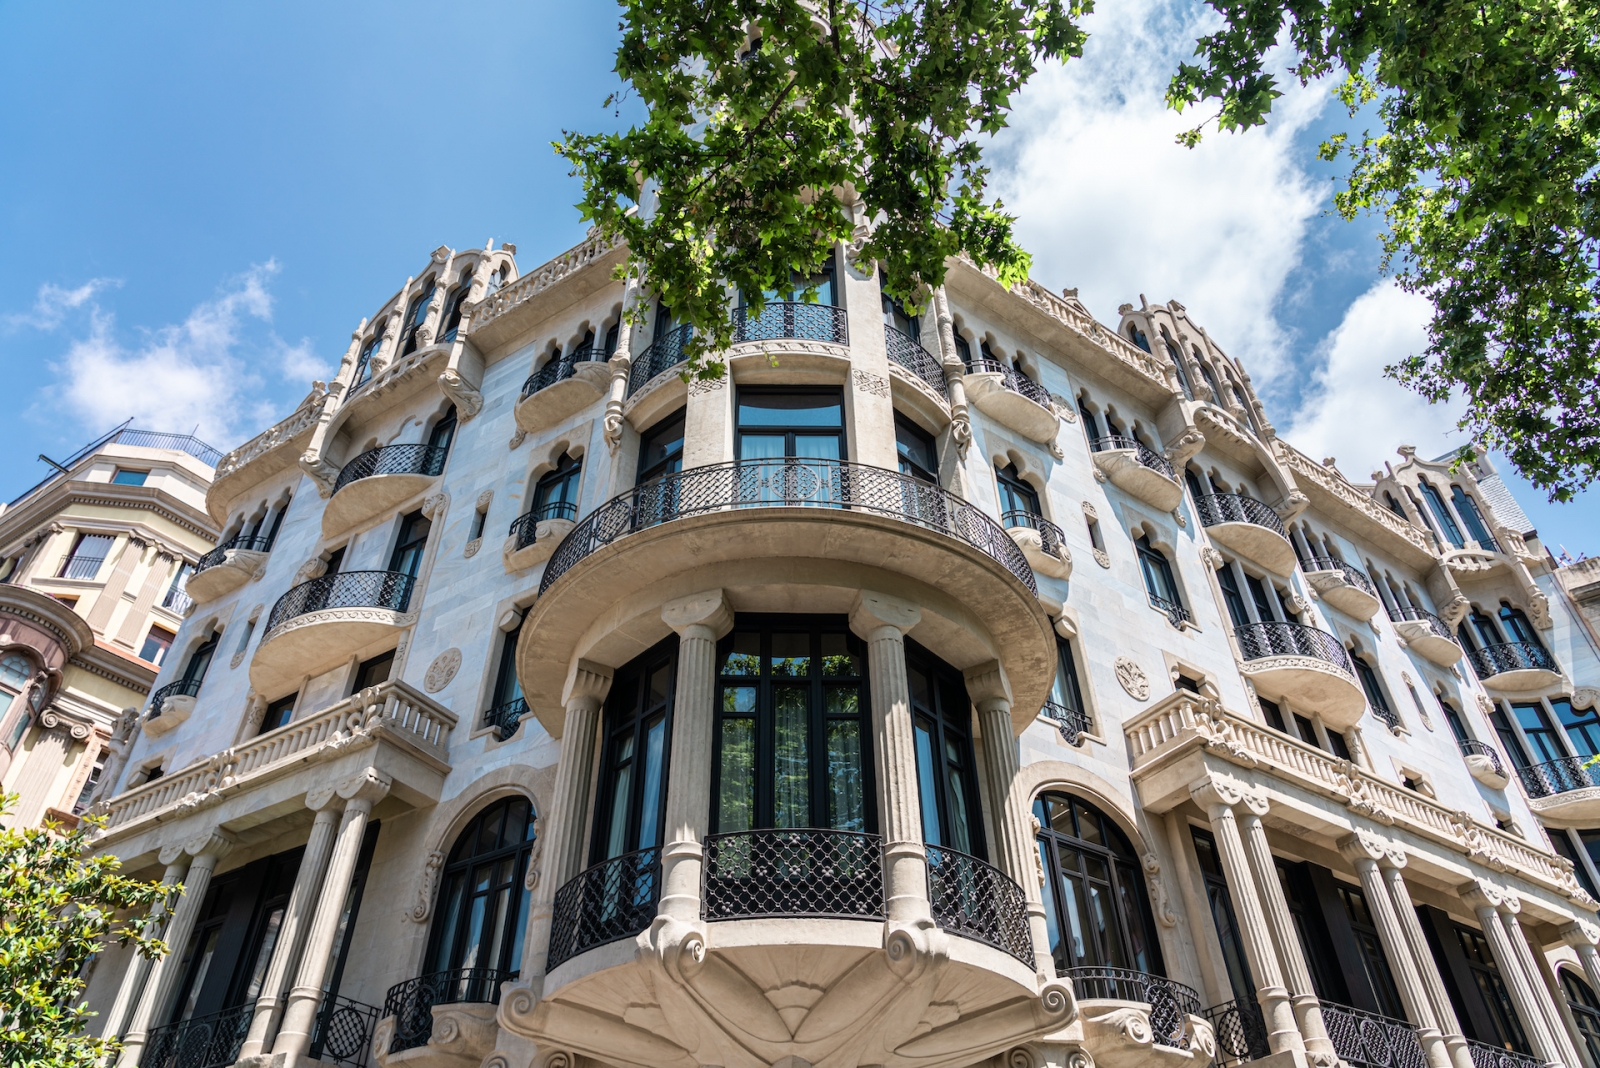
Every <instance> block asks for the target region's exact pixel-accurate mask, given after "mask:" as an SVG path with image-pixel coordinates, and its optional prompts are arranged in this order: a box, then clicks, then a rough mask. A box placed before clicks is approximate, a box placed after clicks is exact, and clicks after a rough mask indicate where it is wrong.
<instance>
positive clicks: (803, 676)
mask: <svg viewBox="0 0 1600 1068" xmlns="http://www.w3.org/2000/svg"><path fill="white" fill-rule="evenodd" d="M717 660H718V663H719V665H720V669H719V670H720V682H719V685H718V696H717V727H716V730H717V736H716V743H715V745H716V753H715V758H714V761H713V765H712V766H713V768H714V777H715V781H714V782H713V784H712V806H711V808H712V822H713V824H714V826H715V828H716V830H717V831H719V832H724V833H725V832H729V831H747V830H753V829H756V828H766V827H785V828H801V827H831V828H833V829H834V830H841V831H868V832H870V831H873V830H875V829H876V828H875V825H876V823H877V805H876V802H875V800H874V798H875V796H876V795H875V791H874V790H873V788H872V775H871V768H872V756H871V749H870V745H871V743H870V736H871V722H870V720H869V719H868V716H867V697H866V686H867V680H866V674H867V668H866V650H865V649H864V648H863V647H862V645H861V642H860V640H859V639H857V638H856V637H855V635H853V634H851V633H850V630H849V626H848V625H847V624H846V622H845V621H844V620H842V619H837V620H835V619H829V618H825V617H807V616H789V617H768V616H741V617H740V618H739V620H738V622H737V623H736V625H735V627H734V630H733V633H731V634H729V635H728V636H727V637H726V638H724V639H723V640H722V643H721V645H720V646H719V647H718V651H717Z"/></svg>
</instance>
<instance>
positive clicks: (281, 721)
mask: <svg viewBox="0 0 1600 1068" xmlns="http://www.w3.org/2000/svg"><path fill="white" fill-rule="evenodd" d="M356 692H357V693H360V692H361V688H360V687H357V688H356ZM299 696H300V695H299V694H298V693H291V694H288V695H287V696H284V697H280V698H278V699H277V700H276V701H274V702H272V703H271V704H270V705H268V706H267V710H266V711H265V712H263V713H262V715H261V729H260V730H259V731H257V732H256V733H257V734H266V733H267V732H268V731H275V730H277V729H278V728H279V727H284V726H287V725H288V724H289V723H290V721H292V720H293V719H294V703H295V701H296V700H297V699H298V698H299Z"/></svg>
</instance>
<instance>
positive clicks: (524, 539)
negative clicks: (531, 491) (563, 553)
mask: <svg viewBox="0 0 1600 1068" xmlns="http://www.w3.org/2000/svg"><path fill="white" fill-rule="evenodd" d="M577 518H578V506H577V505H576V504H574V503H572V502H571V501H552V502H551V503H550V504H546V505H544V506H542V507H539V508H535V509H533V510H532V511H528V512H524V513H522V514H521V515H519V516H517V518H515V519H513V520H512V521H511V528H510V529H509V530H508V531H507V532H506V543H505V546H504V548H502V549H501V555H502V556H504V557H505V563H506V573H507V574H510V573H511V572H513V571H522V570H524V569H525V568H530V567H532V566H533V565H534V564H537V563H541V562H542V561H545V560H548V559H549V558H550V554H551V553H553V552H555V551H556V546H557V545H559V544H561V539H562V538H565V537H566V536H567V535H568V534H570V533H571V532H572V527H573V525H574V523H573V521H574V520H576V519H577Z"/></svg>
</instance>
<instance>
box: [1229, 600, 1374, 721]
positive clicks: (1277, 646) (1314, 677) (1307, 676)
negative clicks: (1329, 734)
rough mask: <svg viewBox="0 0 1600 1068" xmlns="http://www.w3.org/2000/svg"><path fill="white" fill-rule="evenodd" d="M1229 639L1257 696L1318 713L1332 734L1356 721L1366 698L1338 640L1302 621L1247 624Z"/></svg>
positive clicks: (1365, 705) (1236, 630) (1364, 708)
mask: <svg viewBox="0 0 1600 1068" xmlns="http://www.w3.org/2000/svg"><path fill="white" fill-rule="evenodd" d="M1233 636H1234V637H1235V638H1236V639H1238V642H1239V651H1240V652H1241V653H1242V654H1243V655H1244V673H1245V675H1246V677H1248V678H1249V679H1250V681H1251V682H1253V683H1254V684H1255V687H1256V689H1257V690H1258V691H1260V692H1261V694H1262V696H1264V697H1270V698H1272V699H1274V700H1279V699H1281V700H1286V701H1288V702H1289V703H1290V704H1291V705H1293V706H1294V707H1295V708H1297V709H1300V710H1301V711H1306V712H1318V713H1321V715H1322V719H1323V722H1325V723H1327V725H1328V726H1330V727H1332V728H1333V729H1335V730H1341V731H1342V730H1345V729H1347V728H1349V727H1354V726H1355V725H1356V724H1357V723H1358V722H1360V720H1361V714H1362V713H1363V712H1365V711H1366V708H1367V695H1366V693H1365V692H1364V691H1363V690H1362V689H1361V684H1360V683H1358V682H1357V681H1356V677H1355V669H1354V668H1353V667H1352V666H1351V664H1350V654H1348V653H1347V652H1345V648H1344V646H1343V645H1340V644H1339V639H1338V638H1335V637H1334V636H1333V635H1332V634H1329V633H1328V632H1327V631H1324V630H1318V629H1317V628H1316V627H1308V626H1306V625H1305V624H1303V623H1247V624H1245V625H1244V626H1242V627H1237V628H1235V629H1234V632H1233Z"/></svg>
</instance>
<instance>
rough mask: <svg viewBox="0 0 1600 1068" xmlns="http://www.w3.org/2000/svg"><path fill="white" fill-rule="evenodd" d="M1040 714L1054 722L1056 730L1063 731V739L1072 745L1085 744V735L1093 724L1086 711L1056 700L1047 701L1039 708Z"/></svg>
mask: <svg viewBox="0 0 1600 1068" xmlns="http://www.w3.org/2000/svg"><path fill="white" fill-rule="evenodd" d="M1039 715H1041V716H1043V717H1044V718H1045V719H1048V720H1049V721H1050V722H1052V723H1054V724H1055V725H1056V730H1057V731H1059V732H1061V740H1062V741H1064V742H1066V743H1067V744H1068V745H1071V746H1081V745H1083V740H1084V736H1085V735H1087V734H1088V733H1089V729H1090V727H1091V726H1092V725H1091V724H1090V722H1089V717H1088V715H1087V714H1086V713H1084V712H1083V711H1081V710H1080V709H1076V708H1068V707H1067V706H1066V705H1063V704H1059V703H1057V702H1055V701H1046V702H1045V703H1044V706H1043V707H1042V708H1040V709H1039Z"/></svg>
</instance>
